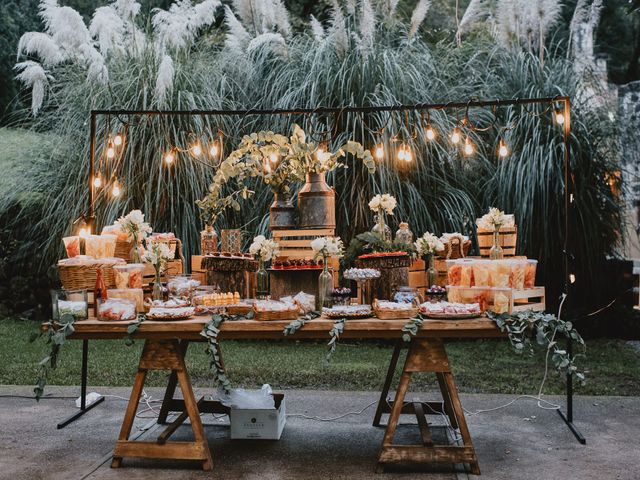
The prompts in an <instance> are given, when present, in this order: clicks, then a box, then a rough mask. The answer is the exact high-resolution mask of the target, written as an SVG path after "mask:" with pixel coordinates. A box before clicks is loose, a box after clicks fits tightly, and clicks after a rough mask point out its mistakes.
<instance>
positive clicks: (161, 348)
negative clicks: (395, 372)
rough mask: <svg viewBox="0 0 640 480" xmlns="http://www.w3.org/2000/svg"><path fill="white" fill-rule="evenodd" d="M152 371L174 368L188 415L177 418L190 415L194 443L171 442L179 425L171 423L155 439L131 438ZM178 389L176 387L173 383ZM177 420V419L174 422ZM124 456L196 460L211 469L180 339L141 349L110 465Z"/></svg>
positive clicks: (153, 342) (154, 342) (148, 343)
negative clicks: (136, 439) (164, 433)
mask: <svg viewBox="0 0 640 480" xmlns="http://www.w3.org/2000/svg"><path fill="white" fill-rule="evenodd" d="M149 370H171V372H172V374H173V373H175V375H176V378H177V384H178V385H179V386H180V389H181V390H182V396H183V398H184V406H185V411H186V415H184V418H182V416H181V417H180V418H179V419H178V420H181V422H182V421H184V420H186V418H187V417H188V418H189V420H190V421H191V428H192V430H193V435H194V441H193V442H170V441H167V439H168V437H169V435H170V434H171V433H173V432H174V431H175V430H176V428H177V426H178V425H173V424H172V425H170V426H169V428H168V433H167V434H166V435H160V436H159V437H158V440H157V441H156V442H138V441H131V440H129V435H130V434H131V428H132V426H133V421H134V420H135V416H136V411H137V409H138V403H139V401H140V396H141V395H142V389H143V388H144V382H145V379H146V377H147V372H148V371H149ZM174 389H175V386H174ZM174 423H175V422H174ZM124 457H138V458H165V459H175V460H194V461H199V462H201V463H202V469H203V470H211V469H212V467H213V462H212V459H211V452H210V451H209V444H208V442H207V438H206V437H205V435H204V427H203V426H202V422H201V420H200V412H199V410H198V405H197V402H196V399H195V397H194V395H193V389H192V387H191V380H190V378H189V374H188V373H187V369H186V366H185V363H184V350H183V349H182V348H181V346H180V344H179V343H178V341H177V340H147V341H146V342H145V344H144V348H143V350H142V356H141V357H140V364H139V366H138V373H137V374H136V378H135V381H134V384H133V388H132V390H131V397H130V398H129V404H128V405H127V411H126V413H125V417H124V420H123V422H122V427H121V429H120V435H119V437H118V441H117V442H116V446H115V448H114V451H113V461H112V462H111V466H112V467H113V468H118V467H120V465H121V464H122V459H123V458H124Z"/></svg>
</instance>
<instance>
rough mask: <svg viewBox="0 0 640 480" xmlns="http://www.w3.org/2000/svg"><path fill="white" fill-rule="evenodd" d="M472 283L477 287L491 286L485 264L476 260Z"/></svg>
mask: <svg viewBox="0 0 640 480" xmlns="http://www.w3.org/2000/svg"><path fill="white" fill-rule="evenodd" d="M473 282H474V285H475V286H477V287H489V286H491V275H490V272H489V265H488V264H487V262H484V261H482V260H478V261H476V262H474V264H473Z"/></svg>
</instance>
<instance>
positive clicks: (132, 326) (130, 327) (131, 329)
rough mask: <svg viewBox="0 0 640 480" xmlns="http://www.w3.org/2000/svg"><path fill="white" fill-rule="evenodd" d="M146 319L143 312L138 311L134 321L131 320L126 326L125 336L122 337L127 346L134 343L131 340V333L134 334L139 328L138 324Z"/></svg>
mask: <svg viewBox="0 0 640 480" xmlns="http://www.w3.org/2000/svg"><path fill="white" fill-rule="evenodd" d="M146 319H147V316H146V315H145V314H144V313H139V314H138V316H137V317H136V319H135V321H133V322H131V323H130V324H129V325H128V326H127V336H126V337H124V344H125V345H126V346H127V347H130V346H131V345H133V344H134V343H136V342H135V341H134V340H133V334H135V333H136V332H137V331H138V329H139V328H140V325H141V324H142V322H144V321H145V320H146Z"/></svg>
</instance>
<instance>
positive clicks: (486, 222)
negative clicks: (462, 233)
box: [476, 207, 515, 232]
mask: <svg viewBox="0 0 640 480" xmlns="http://www.w3.org/2000/svg"><path fill="white" fill-rule="evenodd" d="M476 225H477V226H478V228H481V229H483V230H489V231H491V232H493V231H496V230H500V228H501V227H513V226H514V225H515V221H514V219H513V215H506V214H505V213H504V212H503V211H502V210H498V209H497V208H495V207H491V208H490V209H489V212H488V213H486V214H485V215H483V216H482V217H481V218H479V219H477V220H476Z"/></svg>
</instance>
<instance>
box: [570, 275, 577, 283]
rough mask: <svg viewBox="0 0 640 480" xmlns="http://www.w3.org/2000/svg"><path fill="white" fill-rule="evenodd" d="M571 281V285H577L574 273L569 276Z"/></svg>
mask: <svg viewBox="0 0 640 480" xmlns="http://www.w3.org/2000/svg"><path fill="white" fill-rule="evenodd" d="M569 281H570V282H571V283H576V275H575V274H574V273H570V274H569Z"/></svg>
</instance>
